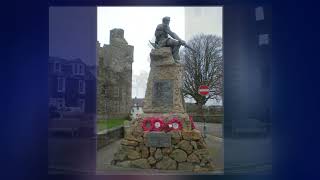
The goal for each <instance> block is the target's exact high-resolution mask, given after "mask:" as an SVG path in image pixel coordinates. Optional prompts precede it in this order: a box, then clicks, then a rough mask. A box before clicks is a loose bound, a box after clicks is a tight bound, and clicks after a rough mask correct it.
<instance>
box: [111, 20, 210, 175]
mask: <svg viewBox="0 0 320 180" xmlns="http://www.w3.org/2000/svg"><path fill="white" fill-rule="evenodd" d="M169 22H170V18H169V17H164V18H163V20H162V24H159V25H158V26H157V28H156V31H155V36H156V42H155V43H153V44H152V45H153V46H154V49H152V50H151V52H150V59H151V62H150V67H151V69H150V73H149V77H148V83H147V89H146V93H145V100H144V105H143V110H144V114H142V115H141V116H138V117H137V118H136V119H133V120H131V121H130V126H129V127H127V128H125V134H124V138H123V139H122V140H121V143H120V147H119V149H118V151H117V152H116V153H115V154H114V157H113V160H112V164H113V165H115V166H120V167H125V168H142V169H160V170H184V171H194V172H206V171H212V170H213V169H214V165H213V163H212V159H211V157H210V156H209V151H208V147H207V145H206V143H205V141H204V139H203V137H202V136H201V133H200V131H199V130H197V129H196V128H195V127H194V124H193V121H192V118H191V117H189V115H188V114H187V113H186V111H185V105H184V99H183V96H182V91H181V88H182V82H183V71H184V66H183V64H181V63H179V59H180V58H179V48H180V47H181V46H185V47H186V46H187V45H186V43H185V42H184V41H183V40H181V39H180V38H179V37H178V36H177V35H176V34H175V33H173V32H172V31H171V30H170V28H169ZM168 35H170V37H172V38H169V37H168ZM187 48H188V47H187Z"/></svg>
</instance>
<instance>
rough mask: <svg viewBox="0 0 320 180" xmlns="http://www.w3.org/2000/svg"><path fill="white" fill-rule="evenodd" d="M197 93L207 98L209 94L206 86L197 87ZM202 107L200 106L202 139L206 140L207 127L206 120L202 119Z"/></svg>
mask: <svg viewBox="0 0 320 180" xmlns="http://www.w3.org/2000/svg"><path fill="white" fill-rule="evenodd" d="M198 93H199V94H200V95H201V96H207V95H208V94H209V87H208V86H206V85H201V86H199V89H198ZM203 106H204V105H202V106H201V114H202V120H203V137H204V138H206V137H207V135H206V131H207V127H206V118H205V117H204V112H203V111H204V110H203Z"/></svg>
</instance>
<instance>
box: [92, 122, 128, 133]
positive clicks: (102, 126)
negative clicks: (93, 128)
mask: <svg viewBox="0 0 320 180" xmlns="http://www.w3.org/2000/svg"><path fill="white" fill-rule="evenodd" d="M124 121H125V119H108V120H105V119H99V120H97V131H98V132H99V131H102V130H104V129H111V128H114V127H118V126H122V125H123V122H124Z"/></svg>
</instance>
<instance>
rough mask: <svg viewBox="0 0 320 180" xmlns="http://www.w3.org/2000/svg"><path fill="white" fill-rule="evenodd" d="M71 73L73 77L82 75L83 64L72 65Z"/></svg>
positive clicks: (83, 71)
mask: <svg viewBox="0 0 320 180" xmlns="http://www.w3.org/2000/svg"><path fill="white" fill-rule="evenodd" d="M72 73H73V74H74V75H84V74H85V67H84V65H83V64H72Z"/></svg>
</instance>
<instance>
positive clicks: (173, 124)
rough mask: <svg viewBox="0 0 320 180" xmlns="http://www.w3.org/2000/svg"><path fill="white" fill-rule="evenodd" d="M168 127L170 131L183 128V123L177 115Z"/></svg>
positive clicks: (169, 122)
mask: <svg viewBox="0 0 320 180" xmlns="http://www.w3.org/2000/svg"><path fill="white" fill-rule="evenodd" d="M167 127H168V130H169V131H172V130H173V131H175V130H181V129H182V123H181V121H180V120H179V119H178V118H177V117H174V118H172V119H171V120H170V121H168V123H167Z"/></svg>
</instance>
